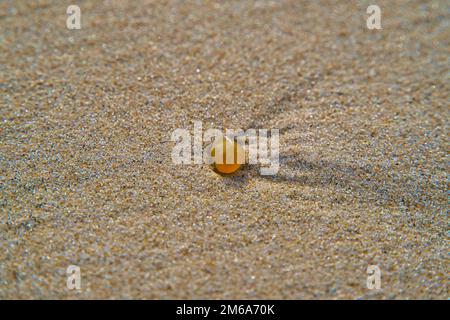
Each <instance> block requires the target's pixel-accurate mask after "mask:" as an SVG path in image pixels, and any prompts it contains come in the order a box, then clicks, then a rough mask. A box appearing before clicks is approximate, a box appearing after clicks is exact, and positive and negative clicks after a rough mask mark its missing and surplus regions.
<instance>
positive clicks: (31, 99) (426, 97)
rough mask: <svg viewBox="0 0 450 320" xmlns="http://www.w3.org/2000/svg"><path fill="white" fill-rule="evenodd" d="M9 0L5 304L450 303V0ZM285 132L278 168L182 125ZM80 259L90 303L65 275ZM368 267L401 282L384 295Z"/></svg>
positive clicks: (4, 95) (3, 152) (2, 144)
mask: <svg viewBox="0 0 450 320" xmlns="http://www.w3.org/2000/svg"><path fill="white" fill-rule="evenodd" d="M376 2H377V4H378V5H379V6H380V7H381V10H382V27H383V29H382V30H368V29H367V28H366V18H367V16H368V15H367V14H366V9H367V6H368V5H370V4H373V3H372V1H344V0H343V1H297V0H292V1H255V2H251V1H223V2H212V1H208V2H202V1H192V2H191V1H189V2H187V1H186V2H185V1H170V2H166V1H129V2H127V1H120V0H117V1H79V2H78V4H79V5H80V7H81V11H82V16H81V21H82V29H81V30H68V29H67V28H66V18H67V15H66V8H67V6H68V5H70V4H72V1H56V0H55V1H44V0H40V1H25V0H23V1H2V2H1V3H0V27H1V37H0V43H1V55H0V60H1V69H0V72H1V73H0V75H1V77H0V78H1V82H0V93H1V97H0V105H1V107H0V179H1V181H0V209H1V216H0V218H1V219H0V247H1V250H0V298H3V299H11V298H63V299H67V298H83V299H85V298H162V299H167V298H195V299H197V298H206V299H208V298H227V299H239V298H249V299H254V298H273V299H299V298H300V299H302V298H307V299H310V298H320V299H322V298H331V299H335V298H348V299H356V298H362V299H379V298H383V299H386V298H394V299H401V298H409V299H412V298H417V299H423V298H432V299H446V298H447V297H448V281H447V276H448V270H449V268H448V267H449V265H448V258H447V252H448V238H447V230H448V219H447V213H446V211H447V208H448V206H447V194H446V193H447V183H446V175H447V163H446V155H447V153H448V150H449V145H448V130H447V129H448V118H449V90H450V85H449V61H448V59H449V53H450V52H449V47H450V46H449V39H450V32H449V20H450V8H449V2H448V1H446V0H442V1H418V0H413V1H376ZM196 120H199V121H202V122H203V126H204V129H208V128H218V129H225V128H232V129H237V128H242V129H247V128H268V129H270V128H279V129H280V162H281V164H280V171H279V173H278V175H276V176H273V177H270V176H269V177H267V176H266V177H264V176H261V175H260V173H259V169H258V166H246V167H245V168H243V169H242V170H240V171H239V173H238V174H237V175H235V176H232V177H222V176H220V175H218V174H216V173H215V172H213V171H212V170H210V168H209V167H208V166H207V165H191V166H189V165H174V164H173V163H172V161H171V152H172V147H173V143H172V142H171V141H170V137H171V133H172V131H173V130H174V129H176V128H187V129H190V130H192V125H193V122H194V121H196ZM69 265H78V266H80V268H81V275H82V280H81V286H82V288H81V291H80V292H74V291H69V290H68V289H67V288H66V279H67V278H66V277H67V276H66V268H67V267H68V266H69ZM369 265H378V266H379V267H380V269H381V290H379V291H370V290H368V289H367V288H366V279H367V273H366V269H367V267H368V266H369Z"/></svg>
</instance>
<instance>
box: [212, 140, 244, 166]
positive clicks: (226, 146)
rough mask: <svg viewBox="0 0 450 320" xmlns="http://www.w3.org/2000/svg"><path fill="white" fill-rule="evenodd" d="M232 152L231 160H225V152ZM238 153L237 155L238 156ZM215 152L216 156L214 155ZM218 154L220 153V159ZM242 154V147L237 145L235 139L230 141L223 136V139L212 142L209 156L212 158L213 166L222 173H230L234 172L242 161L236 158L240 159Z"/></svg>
mask: <svg viewBox="0 0 450 320" xmlns="http://www.w3.org/2000/svg"><path fill="white" fill-rule="evenodd" d="M228 153H233V154H234V157H233V160H232V162H231V163H230V161H227V154H228ZM238 153H239V156H238ZM216 154H217V157H216ZM220 154H222V161H219V160H218V159H220ZM243 155H244V149H243V148H242V146H241V145H239V144H238V143H237V142H236V141H232V140H231V139H230V138H228V137H223V139H221V140H219V141H217V142H215V143H214V145H213V146H212V147H211V157H212V158H213V159H214V160H213V168H214V169H215V170H216V171H217V172H219V173H222V174H230V173H234V172H236V171H237V170H238V169H239V168H240V167H241V164H242V163H243V161H239V160H238V159H242V157H243Z"/></svg>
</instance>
